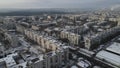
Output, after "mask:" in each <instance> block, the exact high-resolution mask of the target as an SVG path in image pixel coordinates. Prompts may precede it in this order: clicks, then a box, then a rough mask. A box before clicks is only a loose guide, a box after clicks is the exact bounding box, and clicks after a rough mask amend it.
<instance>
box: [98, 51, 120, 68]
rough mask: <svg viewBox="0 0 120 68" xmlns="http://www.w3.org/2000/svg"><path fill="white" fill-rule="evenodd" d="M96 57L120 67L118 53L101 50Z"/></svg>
mask: <svg viewBox="0 0 120 68" xmlns="http://www.w3.org/2000/svg"><path fill="white" fill-rule="evenodd" d="M96 57H97V58H99V59H101V60H105V61H107V62H109V63H111V64H113V65H115V66H117V67H120V56H119V55H116V54H114V53H111V52H107V51H104V50H102V51H100V52H98V53H97V55H96Z"/></svg>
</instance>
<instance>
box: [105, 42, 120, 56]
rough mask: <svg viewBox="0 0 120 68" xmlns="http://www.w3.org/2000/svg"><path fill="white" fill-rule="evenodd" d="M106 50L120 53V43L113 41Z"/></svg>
mask: <svg viewBox="0 0 120 68" xmlns="http://www.w3.org/2000/svg"><path fill="white" fill-rule="evenodd" d="M106 50H108V51H111V52H114V53H117V54H120V43H117V42H113V43H112V44H111V45H110V46H109V47H107V49H106Z"/></svg>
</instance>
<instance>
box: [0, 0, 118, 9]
mask: <svg viewBox="0 0 120 68" xmlns="http://www.w3.org/2000/svg"><path fill="white" fill-rule="evenodd" d="M115 4H120V0H9V1H8V0H0V8H91V7H94V8H96V7H108V6H112V5H115Z"/></svg>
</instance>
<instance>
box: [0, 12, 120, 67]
mask: <svg viewBox="0 0 120 68" xmlns="http://www.w3.org/2000/svg"><path fill="white" fill-rule="evenodd" d="M0 68H120V12H119V11H94V12H84V13H79V14H41V15H33V16H0Z"/></svg>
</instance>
